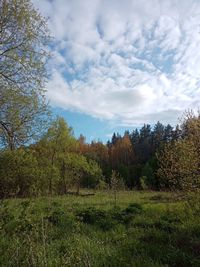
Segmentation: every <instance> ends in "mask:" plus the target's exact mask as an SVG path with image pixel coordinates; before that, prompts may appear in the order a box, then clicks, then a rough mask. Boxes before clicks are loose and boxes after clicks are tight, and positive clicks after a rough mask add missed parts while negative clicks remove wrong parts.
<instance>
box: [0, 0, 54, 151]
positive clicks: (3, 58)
mask: <svg viewBox="0 0 200 267" xmlns="http://www.w3.org/2000/svg"><path fill="white" fill-rule="evenodd" d="M0 36H1V40H0V141H1V145H4V146H5V145H6V146H8V147H9V148H10V149H11V150H13V149H14V148H15V147H17V146H19V145H20V144H23V143H26V142H28V141H29V140H30V139H31V138H33V136H34V135H33V132H34V133H36V125H38V124H40V121H41V120H43V119H44V117H45V116H44V114H45V110H46V103H45V99H44V93H45V91H44V83H45V81H46V77H47V72H46V60H47V59H48V55H49V53H48V52H47V50H46V49H45V47H46V45H47V43H48V41H49V34H48V29H47V26H46V21H45V19H44V18H43V17H42V16H41V15H40V14H39V13H38V11H37V10H36V9H34V7H33V5H32V4H31V1H30V0H18V1H16V0H1V1H0ZM38 120H39V123H38ZM43 122H44V120H43ZM40 125H41V124H40ZM40 130H41V129H40Z"/></svg>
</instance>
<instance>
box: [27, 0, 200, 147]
mask: <svg viewBox="0 0 200 267" xmlns="http://www.w3.org/2000/svg"><path fill="white" fill-rule="evenodd" d="M32 1H33V4H34V5H35V6H36V7H37V8H38V9H39V11H40V13H41V14H42V15H43V16H45V17H48V26H49V29H50V32H51V35H52V36H53V37H54V38H53V41H52V44H51V47H50V49H51V53H52V58H51V60H50V62H49V65H48V68H49V73H50V77H49V81H48V83H47V85H46V87H47V98H48V99H49V101H50V104H51V107H52V110H53V113H54V114H57V115H60V116H63V117H64V118H65V119H66V120H67V122H68V124H69V125H70V126H72V127H73V129H74V133H75V135H76V136H78V135H80V133H82V134H83V135H85V136H86V138H87V141H88V142H90V141H91V140H93V139H95V140H102V141H104V142H105V141H106V140H108V139H109V138H110V137H111V136H112V133H113V132H114V131H115V132H119V133H123V132H124V130H125V129H129V130H132V129H134V128H136V127H137V128H139V127H141V126H142V125H143V124H144V123H149V124H151V125H154V124H155V123H156V122H157V121H160V122H162V123H164V124H167V123H170V124H172V125H175V124H176V123H177V122H178V118H180V117H181V115H182V114H183V112H184V111H185V110H188V109H194V110H195V109H198V108H199V106H200V105H199V104H200V0H140V1H138V0H32Z"/></svg>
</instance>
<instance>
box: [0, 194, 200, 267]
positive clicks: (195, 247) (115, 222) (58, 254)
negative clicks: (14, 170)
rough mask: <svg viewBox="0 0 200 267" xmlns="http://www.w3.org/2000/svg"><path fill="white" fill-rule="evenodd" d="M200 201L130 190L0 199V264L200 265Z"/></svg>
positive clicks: (176, 195) (179, 196) (175, 195)
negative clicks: (82, 195) (84, 195)
mask: <svg viewBox="0 0 200 267" xmlns="http://www.w3.org/2000/svg"><path fill="white" fill-rule="evenodd" d="M199 204H200V201H199V199H198V198H197V197H195V199H194V198H190V201H188V200H187V199H186V198H184V197H183V196H181V195H180V194H172V193H161V192H142V191H141V192H140V191H127V192H119V193H118V194H117V207H115V201H114V196H113V195H112V194H111V193H108V192H96V194H95V195H94V196H87V197H81V196H72V195H69V196H55V197H42V198H37V199H10V200H5V201H2V202H1V214H0V215H1V225H0V230H1V236H0V249H1V252H0V266H5V267H6V266H13V267H17V266H20V267H21V266H24V267H27V266H35V267H40V266H59V267H60V266H80V267H81V266H106V267H107V266H117V267H118V266H119V267H120V266H121V267H124V266H141V267H143V266H144V267H145V266H147V267H149V266H165V267H166V266H186V267H188V266H200V208H199V206H200V205H199Z"/></svg>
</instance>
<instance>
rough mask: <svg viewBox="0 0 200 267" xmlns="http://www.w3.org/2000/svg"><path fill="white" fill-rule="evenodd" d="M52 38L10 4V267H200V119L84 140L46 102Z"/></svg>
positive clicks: (3, 32) (5, 151)
mask: <svg viewBox="0 0 200 267" xmlns="http://www.w3.org/2000/svg"><path fill="white" fill-rule="evenodd" d="M52 38H53V37H52V36H51V35H50V32H49V29H48V26H47V20H46V18H44V17H43V16H42V15H41V14H40V13H39V11H38V10H37V9H35V7H34V6H33V4H32V2H31V1H29V0H0V199H1V201H0V205H1V210H0V217H1V223H0V232H1V233H0V236H1V238H0V239H1V241H0V247H1V251H2V252H1V256H0V266H119V267H120V266H148V267H149V266H187V267H188V266H199V264H200V256H199V255H200V227H199V226H200V222H199V217H200V216H199V215H200V210H199V203H200V202H199V201H200V199H199V190H200V161H199V159H200V112H196V111H195V110H186V111H185V113H184V114H183V115H182V118H180V120H179V121H180V122H179V123H178V124H177V125H176V126H174V125H170V124H167V125H164V124H163V123H161V122H159V121H158V122H157V123H156V124H154V125H152V124H151V123H150V124H144V125H143V126H141V127H138V128H134V130H132V131H129V130H127V131H125V132H124V134H123V135H120V134H119V133H113V135H112V138H111V140H108V141H107V143H103V142H101V141H96V140H94V141H92V142H91V143H88V142H86V137H85V136H84V135H80V137H79V138H76V137H75V135H74V132H73V128H72V127H70V126H69V125H68V123H67V122H66V121H65V119H64V118H62V117H59V116H57V117H55V116H54V114H52V112H51V107H50V105H49V103H48V101H47V99H46V89H45V85H46V83H47V81H48V77H49V76H48V75H49V74H48V72H49V66H48V60H49V59H50V58H51V56H52V55H51V52H50V49H49V46H50V45H51V42H52ZM55 90H56V88H55Z"/></svg>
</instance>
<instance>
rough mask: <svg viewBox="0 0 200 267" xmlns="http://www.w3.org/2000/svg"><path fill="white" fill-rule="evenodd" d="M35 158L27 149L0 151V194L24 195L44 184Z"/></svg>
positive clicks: (37, 190)
mask: <svg viewBox="0 0 200 267" xmlns="http://www.w3.org/2000/svg"><path fill="white" fill-rule="evenodd" d="M41 178H42V173H41V172H40V170H39V168H38V164H37V160H36V158H35V157H34V156H33V155H32V154H31V153H30V151H28V150H24V149H18V150H16V151H12V152H11V151H3V152H1V153H0V196H1V198H5V197H10V196H20V197H22V196H23V197H26V196H30V195H34V194H38V192H39V191H40V188H42V186H44V184H43V181H42V179H41Z"/></svg>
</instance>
